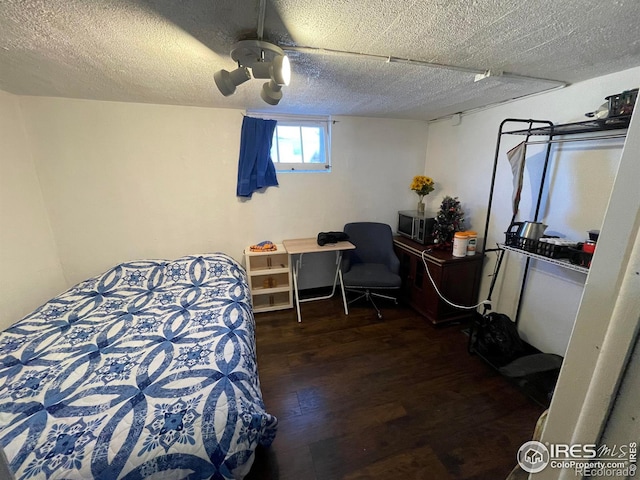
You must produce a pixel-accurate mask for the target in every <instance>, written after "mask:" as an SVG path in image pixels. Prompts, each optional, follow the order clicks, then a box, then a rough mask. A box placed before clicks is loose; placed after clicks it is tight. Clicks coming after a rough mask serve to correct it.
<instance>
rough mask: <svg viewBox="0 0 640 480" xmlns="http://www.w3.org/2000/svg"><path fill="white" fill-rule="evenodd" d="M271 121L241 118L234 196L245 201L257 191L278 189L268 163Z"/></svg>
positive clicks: (274, 126) (270, 164)
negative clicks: (236, 185) (270, 188)
mask: <svg viewBox="0 0 640 480" xmlns="http://www.w3.org/2000/svg"><path fill="white" fill-rule="evenodd" d="M276 123H277V122H276V121H275V120H263V119H261V118H253V117H246V116H245V117H244V120H242V134H241V136H240V159H239V160H238V187H237V188H236V195H237V196H239V197H249V198H251V195H252V194H253V192H255V191H256V190H258V189H260V188H264V187H272V186H277V185H278V179H277V178H276V168H275V167H274V166H273V161H272V160H271V156H270V152H271V141H272V140H273V131H274V130H275V129H276Z"/></svg>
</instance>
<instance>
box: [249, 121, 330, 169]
mask: <svg viewBox="0 0 640 480" xmlns="http://www.w3.org/2000/svg"><path fill="white" fill-rule="evenodd" d="M247 115H249V116H251V117H257V118H264V119H269V120H276V121H277V124H276V129H275V130H274V132H273V142H277V138H278V127H280V126H282V127H313V128H319V129H320V131H321V132H322V137H324V162H312V163H292V162H280V161H276V160H274V159H272V160H273V165H274V166H275V168H276V172H277V173H330V172H331V125H332V123H333V122H332V120H331V117H330V116H329V115H317V116H309V115H279V114H267V113H261V112H247ZM320 141H321V142H322V139H321V140H320ZM275 146H276V149H277V148H278V144H277V143H276V144H275Z"/></svg>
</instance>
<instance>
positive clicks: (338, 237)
mask: <svg viewBox="0 0 640 480" xmlns="http://www.w3.org/2000/svg"><path fill="white" fill-rule="evenodd" d="M347 240H349V235H347V234H346V233H344V232H320V233H319V234H318V245H320V246H321V247H322V246H323V245H326V244H327V243H338V242H344V241H347Z"/></svg>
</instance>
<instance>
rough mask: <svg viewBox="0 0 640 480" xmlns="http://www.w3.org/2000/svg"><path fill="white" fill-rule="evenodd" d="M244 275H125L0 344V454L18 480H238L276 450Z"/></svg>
mask: <svg viewBox="0 0 640 480" xmlns="http://www.w3.org/2000/svg"><path fill="white" fill-rule="evenodd" d="M254 329H255V321H254V317H253V312H252V309H251V296H250V292H249V288H248V285H247V281H246V274H245V271H244V269H243V268H242V267H241V266H240V265H239V264H238V263H237V262H236V261H235V260H233V259H232V258H230V257H228V256H226V255H224V254H212V255H208V256H188V257H183V258H180V259H178V260H175V261H158V260H154V261H137V262H131V263H123V264H121V265H118V266H116V267H114V268H112V269H111V270H109V271H107V272H106V273H104V274H102V275H100V276H97V277H95V278H92V279H90V280H87V281H85V282H82V283H80V284H78V285H77V286H75V287H73V288H71V289H70V290H68V291H67V292H65V293H63V294H61V295H60V296H58V297H56V298H54V299H53V300H51V301H50V302H48V303H46V304H44V305H43V306H42V307H40V308H39V309H38V310H36V311H35V312H33V313H32V314H30V315H28V316H27V317H25V318H23V319H22V320H20V321H19V322H18V323H16V324H15V325H13V326H12V327H11V328H9V329H7V330H6V331H4V332H1V333H0V446H1V447H2V448H3V449H4V451H5V454H6V456H7V458H8V460H9V466H10V468H11V470H12V471H13V472H14V473H15V476H16V478H17V479H82V480H86V479H91V478H95V479H105V480H107V479H109V480H110V479H127V480H133V479H142V478H152V479H160V478H162V479H178V478H189V479H205V478H213V479H232V478H242V477H243V476H244V475H245V474H246V473H247V472H248V470H249V468H250V467H251V464H252V462H253V457H254V450H255V448H256V446H257V445H258V444H263V445H268V444H270V443H271V441H272V440H273V438H274V437H275V433H276V426H277V420H276V418H275V417H274V416H272V415H270V414H268V413H267V412H266V411H265V408H264V404H263V401H262V395H261V392H260V384H259V380H258V374H257V367H256V352H255V336H254V335H255V330H254Z"/></svg>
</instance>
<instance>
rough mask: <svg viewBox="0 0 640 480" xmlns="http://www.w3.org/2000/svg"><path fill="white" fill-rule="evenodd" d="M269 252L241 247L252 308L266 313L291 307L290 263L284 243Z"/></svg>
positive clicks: (257, 311)
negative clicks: (242, 248)
mask: <svg viewBox="0 0 640 480" xmlns="http://www.w3.org/2000/svg"><path fill="white" fill-rule="evenodd" d="M276 247H277V250H274V251H272V252H252V251H251V250H250V249H249V247H247V248H245V250H244V261H245V267H246V269H247V276H248V277H249V288H250V289H251V298H252V301H253V311H254V312H256V313H259V312H269V311H272V310H282V309H285V308H292V307H293V295H292V288H291V285H292V283H291V265H290V264H289V254H288V253H287V251H286V250H285V248H284V246H282V245H276Z"/></svg>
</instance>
